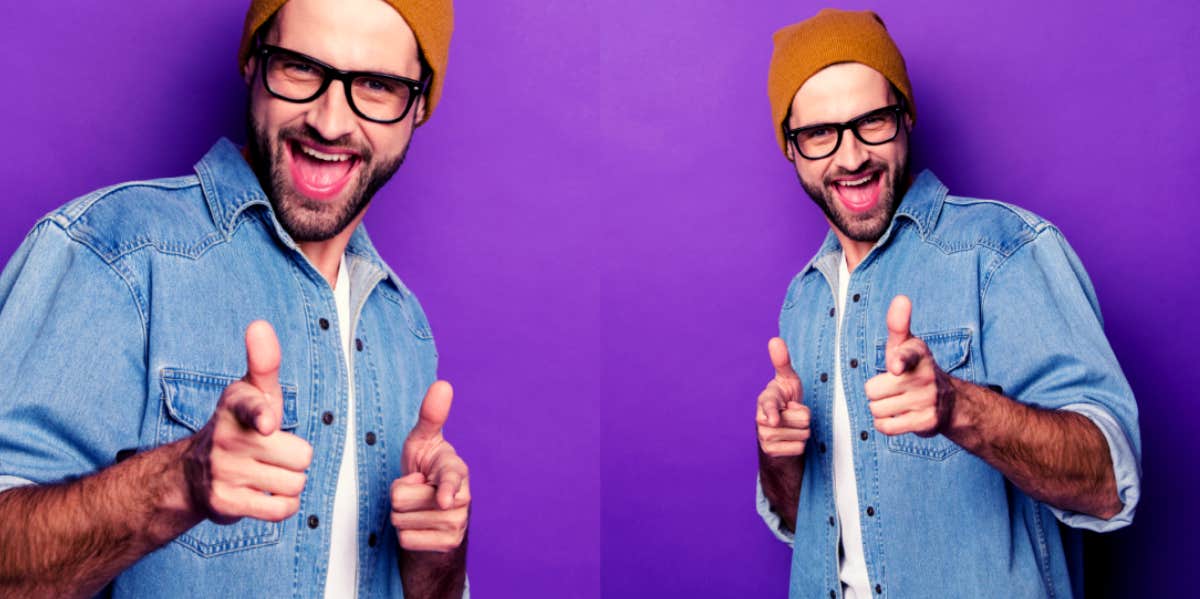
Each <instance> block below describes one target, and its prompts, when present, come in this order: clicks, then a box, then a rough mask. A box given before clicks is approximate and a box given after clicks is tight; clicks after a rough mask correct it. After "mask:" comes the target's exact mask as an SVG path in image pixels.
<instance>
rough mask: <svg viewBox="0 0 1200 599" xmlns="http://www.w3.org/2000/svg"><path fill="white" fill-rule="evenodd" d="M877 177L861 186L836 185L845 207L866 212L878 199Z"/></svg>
mask: <svg viewBox="0 0 1200 599" xmlns="http://www.w3.org/2000/svg"><path fill="white" fill-rule="evenodd" d="M878 183H879V180H878V177H875V178H873V180H871V181H868V182H866V183H864V184H862V185H858V186H849V185H838V186H837V189H838V195H839V196H840V197H841V198H842V202H843V203H844V204H846V207H847V208H849V209H851V210H854V211H862V210H867V209H869V208H870V207H871V206H873V205H875V201H876V200H878V199H879V184H878Z"/></svg>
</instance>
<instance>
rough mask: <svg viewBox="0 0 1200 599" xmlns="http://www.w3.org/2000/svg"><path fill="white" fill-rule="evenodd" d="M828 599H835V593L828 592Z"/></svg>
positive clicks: (831, 590)
mask: <svg viewBox="0 0 1200 599" xmlns="http://www.w3.org/2000/svg"><path fill="white" fill-rule="evenodd" d="M829 599H837V593H835V592H833V589H830V590H829Z"/></svg>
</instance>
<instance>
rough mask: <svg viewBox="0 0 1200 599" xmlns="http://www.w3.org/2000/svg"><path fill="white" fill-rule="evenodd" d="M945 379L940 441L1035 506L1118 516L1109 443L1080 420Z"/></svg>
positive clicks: (1086, 421)
mask: <svg viewBox="0 0 1200 599" xmlns="http://www.w3.org/2000/svg"><path fill="white" fill-rule="evenodd" d="M947 378H948V379H949V380H950V382H951V387H952V389H953V395H954V408H953V410H952V412H951V418H950V422H949V425H948V427H947V428H948V430H946V431H944V434H945V435H946V437H948V438H949V439H951V440H952V441H954V442H955V443H958V444H959V445H961V446H962V447H963V448H965V449H966V450H967V451H970V452H971V453H973V454H975V455H977V456H979V457H980V458H982V459H983V460H984V461H985V462H987V463H988V464H991V465H992V466H993V467H994V468H996V469H997V470H999V471H1000V472H1001V473H1002V474H1003V475H1004V476H1005V477H1006V478H1007V479H1008V480H1009V481H1011V482H1012V483H1013V484H1014V485H1016V486H1017V488H1019V489H1021V490H1022V491H1024V492H1025V493H1026V494H1028V495H1029V496H1030V497H1033V498H1034V499H1037V500H1038V501H1042V502H1044V503H1047V504H1049V505H1052V506H1054V507H1056V508H1059V509H1063V510H1069V511H1074V512H1080V513H1084V514H1089V515H1092V516H1096V517H1098V518H1103V519H1109V518H1111V517H1113V516H1114V515H1116V514H1117V513H1118V512H1120V511H1121V507H1122V504H1121V500H1120V497H1118V495H1117V483H1116V478H1115V476H1114V473H1113V465H1112V458H1111V456H1110V455H1109V449H1108V442H1107V440H1105V438H1104V434H1103V433H1101V432H1100V429H1099V428H1097V427H1096V425H1095V424H1093V423H1092V421H1091V420H1088V418H1087V417H1086V416H1083V415H1081V414H1076V413H1074V412H1069V411H1063V410H1044V409H1039V408H1035V407H1032V406H1028V405H1025V404H1022V403H1020V402H1017V401H1013V400H1011V399H1009V398H1007V397H1004V396H1003V395H1001V394H999V393H996V392H994V391H992V390H990V389H987V388H984V387H980V386H978V385H973V384H971V383H967V382H965V381H961V380H958V379H955V378H953V377H947Z"/></svg>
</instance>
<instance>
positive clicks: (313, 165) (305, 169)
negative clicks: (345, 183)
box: [294, 152, 352, 188]
mask: <svg viewBox="0 0 1200 599" xmlns="http://www.w3.org/2000/svg"><path fill="white" fill-rule="evenodd" d="M294 155H295V157H296V172H297V173H298V174H299V175H300V178H301V179H302V180H303V183H304V184H305V185H308V186H309V187H315V188H325V187H330V186H332V185H333V184H334V183H337V182H338V181H339V180H341V178H342V177H345V176H346V173H348V172H350V166H351V162H352V160H343V161H341V162H332V161H329V160H319V159H317V158H313V157H312V156H309V155H308V154H305V153H303V152H296V153H295V154H294Z"/></svg>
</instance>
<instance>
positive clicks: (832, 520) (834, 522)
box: [829, 516, 837, 526]
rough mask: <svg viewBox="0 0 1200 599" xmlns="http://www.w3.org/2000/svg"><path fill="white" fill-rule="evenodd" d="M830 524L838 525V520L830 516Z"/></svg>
mask: <svg viewBox="0 0 1200 599" xmlns="http://www.w3.org/2000/svg"><path fill="white" fill-rule="evenodd" d="M829 525H830V526H837V520H834V519H833V516H830V517H829Z"/></svg>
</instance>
